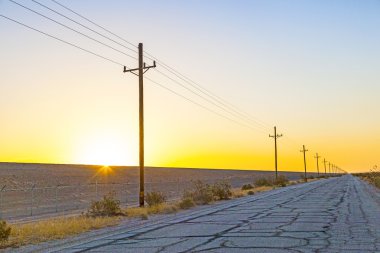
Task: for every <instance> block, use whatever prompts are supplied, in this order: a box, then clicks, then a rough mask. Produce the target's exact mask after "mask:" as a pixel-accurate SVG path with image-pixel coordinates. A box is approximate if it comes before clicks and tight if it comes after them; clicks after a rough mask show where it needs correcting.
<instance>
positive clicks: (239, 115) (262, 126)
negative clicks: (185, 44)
mask: <svg viewBox="0 0 380 253" xmlns="http://www.w3.org/2000/svg"><path fill="white" fill-rule="evenodd" d="M8 1H9V2H10V3H13V4H15V5H17V6H19V7H20V8H23V9H25V10H27V11H29V12H31V13H34V14H35V15H38V16H39V17H41V18H43V19H46V20H49V21H50V22H52V23H55V24H56V25H59V26H61V27H63V28H65V29H67V30H69V31H71V32H74V33H76V34H78V35H80V36H82V37H84V38H86V39H89V40H91V41H93V42H95V43H97V44H98V45H100V46H102V47H106V48H108V49H111V50H112V51H114V52H116V53H120V54H121V55H122V56H123V57H128V58H130V59H134V60H139V58H137V57H136V56H134V55H133V54H132V52H133V53H136V54H138V53H139V51H138V48H137V47H136V46H135V44H134V43H132V42H130V41H128V40H126V39H124V38H123V37H122V36H120V35H118V34H116V33H114V32H112V31H110V30H109V29H107V28H105V27H104V26H101V25H99V24H98V23H97V22H94V21H93V20H91V19H89V18H87V17H85V16H84V15H82V14H80V13H78V12H77V11H74V10H73V9H72V8H69V7H67V6H65V5H63V4H62V3H60V2H58V1H57V0H51V2H52V3H54V4H55V5H56V6H55V7H52V6H48V5H46V4H43V3H41V2H39V1H37V0H31V2H33V3H35V4H36V5H38V6H39V7H42V8H44V9H45V10H47V11H48V12H49V13H51V14H53V15H57V16H59V17H61V18H64V19H65V20H67V21H69V22H70V23H71V24H75V25H77V26H80V27H81V28H82V29H84V30H85V31H86V32H90V33H91V34H88V33H86V32H84V31H81V30H78V29H77V28H74V27H72V26H71V25H70V24H66V23H63V22H61V21H58V20H57V19H55V18H53V17H52V16H49V15H47V14H44V13H42V12H40V11H37V10H36V9H34V8H32V7H30V6H26V5H25V4H21V3H20V2H18V1H15V0H8ZM56 7H59V8H62V9H64V10H65V11H67V12H69V13H71V14H73V15H75V16H76V17H79V18H80V19H81V20H82V21H85V22H87V23H89V25H87V24H84V23H83V22H82V21H78V20H77V19H75V18H73V17H70V16H69V15H66V14H64V13H63V12H62V11H60V10H58V9H57V8H56ZM0 17H2V18H4V19H7V20H9V21H12V22H14V23H17V24H19V25H21V26H23V27H26V28H28V29H30V30H33V31H35V32H38V33H40V34H43V35H45V36H47V37H50V38H52V39H55V40H57V41H60V42H62V43H65V44H66V45H70V46H72V47H75V48H77V49H80V50H82V51H84V52H86V53H89V54H91V55H94V56H96V57H98V58H100V59H103V60H106V61H108V62H111V63H113V64H116V65H118V66H122V67H124V68H126V67H127V66H126V64H124V63H121V62H119V61H117V60H114V59H112V58H111V57H107V56H104V55H103V54H102V53H98V52H95V51H93V50H89V49H86V48H85V47H83V46H79V45H77V44H75V43H72V42H69V41H67V40H65V39H62V38H59V37H58V36H55V35H51V34H49V33H48V32H45V31H42V30H41V29H37V28H35V27H33V26H31V25H28V24H25V23H23V22H21V21H19V20H16V19H14V18H11V17H8V16H5V15H2V14H0ZM91 26H94V27H96V28H92V27H91ZM94 36H99V37H100V38H95V37H94ZM104 40H105V41H106V42H105V41H104ZM109 43H111V45H110V44H109ZM125 50H127V51H125ZM143 52H144V53H145V55H147V56H145V58H147V59H149V60H152V61H155V62H157V63H158V64H159V66H160V67H161V68H162V69H163V71H161V70H158V69H155V71H156V73H158V74H159V75H161V76H162V77H164V78H165V79H167V80H168V81H170V82H171V83H172V84H174V85H177V87H179V88H180V89H181V90H182V92H181V91H178V90H174V89H171V88H170V87H168V86H167V85H165V84H163V83H161V82H158V81H156V80H154V79H152V78H149V77H144V78H145V79H146V80H148V81H149V82H151V83H152V84H155V85H157V86H159V87H161V88H163V89H165V90H167V91H169V92H171V93H173V94H175V95H176V96H178V97H180V98H182V99H184V100H186V101H188V102H190V103H192V104H194V105H197V106H198V107H200V108H202V109H204V110H207V111H209V112H211V113H213V114H215V115H217V116H219V117H222V118H224V119H226V120H229V121H230V122H233V123H235V124H238V125H240V126H243V127H247V128H249V129H252V130H255V131H260V132H262V133H265V134H266V133H267V131H268V130H269V129H270V127H271V126H270V124H267V123H266V122H264V121H262V120H259V119H257V118H256V117H253V116H252V115H250V114H249V113H247V112H245V111H243V110H241V109H239V108H238V107H237V106H235V105H233V104H231V103H230V102H228V101H227V100H226V99H224V98H222V97H220V96H218V95H216V94H215V93H213V92H211V91H210V90H208V89H206V88H205V87H203V86H201V85H200V84H199V83H197V82H195V81H193V79H191V78H189V77H188V76H186V75H184V74H182V73H180V72H179V71H177V70H176V69H175V68H173V67H171V66H169V65H168V64H166V63H165V62H163V61H162V60H160V59H158V58H157V57H154V56H153V55H152V54H150V53H149V52H147V51H143ZM183 91H185V92H188V93H190V94H191V95H192V96H193V97H189V96H187V95H185V94H184V93H183ZM281 136H282V135H281ZM281 136H278V135H277V133H276V129H275V135H274V136H270V137H273V138H274V139H275V168H276V175H277V138H279V137H281ZM285 138H287V140H289V141H291V142H292V143H293V144H294V143H295V142H294V141H293V140H292V139H290V138H289V137H286V136H285ZM305 152H306V151H305ZM317 156H318V155H317ZM317 163H318V162H317ZM317 166H318V165H317ZM305 168H306V161H305ZM318 170H319V168H318Z"/></svg>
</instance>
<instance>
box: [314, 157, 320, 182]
mask: <svg viewBox="0 0 380 253" xmlns="http://www.w3.org/2000/svg"><path fill="white" fill-rule="evenodd" d="M319 158H320V156H319V155H318V153H316V154H315V159H317V171H318V177H319Z"/></svg>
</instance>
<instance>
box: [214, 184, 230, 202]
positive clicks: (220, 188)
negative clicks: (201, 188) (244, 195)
mask: <svg viewBox="0 0 380 253" xmlns="http://www.w3.org/2000/svg"><path fill="white" fill-rule="evenodd" d="M211 191H212V195H213V196H214V197H215V198H216V199H219V200H223V199H230V197H231V196H232V191H231V184H230V183H229V182H227V181H220V182H216V183H215V184H214V185H213V186H212V187H211Z"/></svg>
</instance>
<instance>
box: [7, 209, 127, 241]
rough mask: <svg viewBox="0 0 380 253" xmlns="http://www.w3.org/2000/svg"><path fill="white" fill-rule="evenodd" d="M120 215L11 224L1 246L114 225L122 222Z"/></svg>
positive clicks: (48, 239) (59, 237) (54, 237)
mask: <svg viewBox="0 0 380 253" xmlns="http://www.w3.org/2000/svg"><path fill="white" fill-rule="evenodd" d="M120 220H121V219H120V218H119V217H95V218H94V217H87V216H84V215H82V216H77V217H69V218H54V219H48V220H42V221H37V222H31V223H27V224H17V225H11V229H12V230H11V234H10V237H9V240H8V241H6V242H3V243H1V244H0V245H1V247H2V248H5V247H18V246H21V245H27V244H36V243H40V242H45V241H50V240H55V239H63V238H66V237H69V236H72V235H77V234H80V233H83V232H86V231H89V230H93V229H99V228H103V227H108V226H114V225H117V224H119V223H120Z"/></svg>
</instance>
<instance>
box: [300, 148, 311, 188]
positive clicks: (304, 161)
mask: <svg viewBox="0 0 380 253" xmlns="http://www.w3.org/2000/svg"><path fill="white" fill-rule="evenodd" d="M302 147H303V149H302V150H301V151H300V152H303V163H304V165H305V182H307V176H306V152H307V151H309V150H307V149H305V145H303V146H302Z"/></svg>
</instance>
